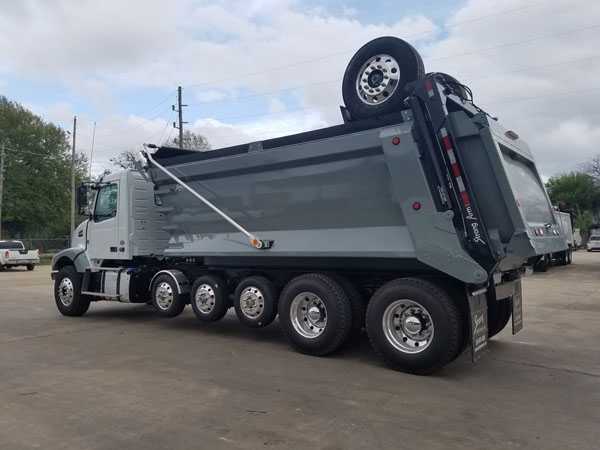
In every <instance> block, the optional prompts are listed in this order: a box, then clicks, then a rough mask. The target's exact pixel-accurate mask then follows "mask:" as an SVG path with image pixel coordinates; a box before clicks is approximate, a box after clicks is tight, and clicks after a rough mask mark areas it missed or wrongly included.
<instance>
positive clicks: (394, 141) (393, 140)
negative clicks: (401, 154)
mask: <svg viewBox="0 0 600 450" xmlns="http://www.w3.org/2000/svg"><path fill="white" fill-rule="evenodd" d="M399 143H400V138H399V137H395V138H394V139H392V144H394V145H398V144H399Z"/></svg>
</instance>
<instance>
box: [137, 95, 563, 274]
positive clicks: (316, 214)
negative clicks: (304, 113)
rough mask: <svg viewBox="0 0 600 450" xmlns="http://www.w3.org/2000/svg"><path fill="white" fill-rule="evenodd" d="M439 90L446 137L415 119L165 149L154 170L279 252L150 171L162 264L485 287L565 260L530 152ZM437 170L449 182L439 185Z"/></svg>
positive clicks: (405, 114)
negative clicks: (541, 260)
mask: <svg viewBox="0 0 600 450" xmlns="http://www.w3.org/2000/svg"><path fill="white" fill-rule="evenodd" d="M435 88H436V98H437V96H439V98H438V99H437V101H438V106H440V105H441V108H440V111H444V117H442V119H443V122H440V124H441V125H439V126H438V125H436V124H435V120H433V119H431V120H427V121H424V119H423V118H421V116H420V115H417V114H416V112H415V108H416V107H414V108H412V109H408V110H406V111H402V113H401V114H400V113H399V114H397V115H395V116H393V117H392V116H389V117H386V118H385V120H383V119H382V120H381V121H380V123H362V124H353V123H349V124H346V125H341V126H338V127H333V128H331V129H327V130H320V131H319V132H313V133H305V134H303V135H296V136H292V137H287V138H280V139H275V140H270V141H264V142H259V143H255V144H250V145H246V146H238V147H233V148H229V149H221V150H215V151H213V152H209V153H208V154H207V153H197V152H189V151H177V150H175V149H170V148H160V149H158V151H156V152H155V153H154V154H153V158H154V159H155V161H156V162H159V163H160V164H161V165H162V166H164V167H165V168H166V169H167V170H168V171H169V172H171V173H172V174H174V175H176V176H177V177H179V178H180V179H181V180H182V181H183V182H184V183H186V184H187V185H188V186H189V187H191V188H192V189H193V190H195V191H197V192H198V193H199V194H201V195H202V196H205V197H206V198H207V199H208V200H210V201H211V202H213V203H214V204H215V205H216V206H217V207H218V208H220V209H221V210H222V211H224V212H225V213H226V214H227V215H229V216H230V217H231V218H232V219H234V220H235V221H236V222H238V223H239V224H240V225H242V226H243V227H244V228H246V229H247V230H249V231H250V232H252V233H253V234H255V235H257V236H259V237H260V238H261V239H264V240H268V241H272V246H271V248H268V249H262V250H259V249H257V248H255V247H253V246H252V245H251V243H250V242H249V241H248V239H247V238H246V236H244V235H243V234H242V233H240V232H238V231H237V230H236V229H235V228H234V227H232V226H231V225H230V224H229V223H227V222H226V221H225V220H223V219H222V218H221V217H220V216H219V215H218V214H216V213H215V212H214V211H213V210H211V209H210V208H209V207H208V206H206V205H205V204H203V203H202V202H201V201H199V200H198V199H197V198H196V197H194V196H193V195H192V194H191V193H189V192H188V191H186V190H185V189H183V188H182V187H181V186H178V183H176V182H175V181H174V180H173V179H172V178H171V177H169V176H168V175H167V174H166V173H164V172H163V171H162V170H160V169H159V168H158V167H157V166H156V165H153V164H150V167H149V171H150V172H151V173H152V176H153V179H154V182H155V184H156V189H157V191H156V193H157V196H158V198H159V200H158V201H159V203H160V204H161V205H162V208H161V209H162V211H163V212H164V214H165V215H166V219H167V222H168V225H167V227H166V229H167V230H168V231H169V233H171V240H170V243H169V246H168V248H167V249H166V251H165V255H167V256H178V257H192V256H193V257H198V256H201V257H204V258H205V261H206V262H207V263H213V264H225V265H226V264H227V263H228V261H231V262H232V263H233V261H235V264H236V266H238V267H239V266H240V265H244V264H248V265H252V266H256V265H260V264H266V265H271V266H286V267H300V266H303V265H307V266H311V267H315V265H316V266H318V265H319V263H323V265H330V266H335V267H336V268H348V269H350V268H357V267H360V268H361V269H363V270H364V269H368V268H370V267H380V268H386V269H388V270H394V271H400V272H401V271H402V270H411V271H412V272H414V271H415V270H421V271H425V272H427V271H441V272H443V273H446V274H448V275H451V276H453V277H455V278H458V279H460V280H462V281H465V282H467V283H484V282H485V281H486V280H487V279H488V278H489V276H490V274H491V273H492V272H498V271H507V270H515V269H518V268H519V267H520V266H521V265H522V264H523V263H524V262H525V261H526V260H527V259H528V258H529V257H531V256H535V255H541V254H546V253H551V252H556V251H560V250H564V249H565V248H566V247H565V241H564V239H563V238H562V236H557V235H555V231H554V230H556V229H558V227H559V225H558V224H557V222H556V220H555V218H554V216H553V214H552V209H551V204H550V202H549V199H548V197H547V195H546V193H545V191H544V188H543V184H542V181H541V178H540V176H539V174H538V172H537V170H536V167H535V163H534V159H533V155H532V154H531V152H530V150H529V148H528V146H527V144H526V143H525V142H524V141H523V140H522V139H520V138H518V136H516V134H514V133H512V132H507V130H505V129H504V128H502V127H501V126H500V125H499V124H498V123H497V122H496V121H494V120H492V119H490V118H489V117H488V116H487V115H486V114H484V113H482V112H480V111H478V110H476V109H475V108H474V107H473V106H472V105H471V104H470V103H468V102H464V101H463V100H460V99H459V98H458V97H456V96H455V95H444V94H443V93H442V91H443V86H439V85H437V84H436V85H435ZM425 106H427V105H425ZM430 113H431V112H430ZM378 125H379V126H378ZM429 129H431V130H433V131H431V133H430V137H431V136H433V141H432V142H433V144H431V143H429V144H428V138H427V136H425V134H427V133H428V131H427V130H429ZM447 136H450V138H448V137H447ZM396 140H399V142H397V141H396ZM444 142H447V145H446V148H444ZM444 161H446V164H444ZM453 161H454V162H456V164H454V163H453ZM436 170H437V171H438V172H437V173H441V174H443V176H442V177H438V180H437V181H436V180H433V179H432V178H435V176H433V175H432V174H435V173H436ZM459 175H460V177H459ZM440 180H442V181H440ZM438 182H439V183H438ZM436 183H437V184H436ZM465 186H466V187H465ZM476 215H477V216H480V217H475V216H476Z"/></svg>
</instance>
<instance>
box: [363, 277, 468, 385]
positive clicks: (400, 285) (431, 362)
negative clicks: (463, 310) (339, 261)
mask: <svg viewBox="0 0 600 450" xmlns="http://www.w3.org/2000/svg"><path fill="white" fill-rule="evenodd" d="M464 332H465V329H464V324H463V321H462V317H461V314H460V310H459V308H458V306H457V305H456V304H455V303H454V302H453V301H452V300H451V298H450V297H449V296H448V294H447V293H446V292H444V291H443V290H442V289H441V288H440V287H439V286H437V285H435V284H433V283H431V282H428V281H425V280H420V279H416V278H400V279H397V280H394V281H390V282H389V283H387V284H385V285H384V286H382V287H381V288H379V289H378V290H377V292H375V294H374V295H373V298H372V299H371V301H370V302H369V304H368V306H367V333H368V334H369V339H370V341H371V344H372V346H373V348H374V349H375V351H377V353H379V355H380V356H381V357H382V359H383V360H384V361H385V362H386V363H387V364H388V365H390V366H391V367H392V368H394V369H396V370H401V371H404V372H409V373H414V374H418V375H427V374H431V373H434V372H436V371H438V370H440V369H441V368H442V367H444V366H445V365H446V364H448V363H449V362H450V361H452V360H453V359H454V357H455V356H456V355H457V354H458V352H459V351H460V349H461V344H462V342H463V337H464Z"/></svg>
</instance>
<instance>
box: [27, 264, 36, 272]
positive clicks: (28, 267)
mask: <svg viewBox="0 0 600 450" xmlns="http://www.w3.org/2000/svg"><path fill="white" fill-rule="evenodd" d="M33 269H35V266H34V265H33V264H27V270H30V271H31V270H33Z"/></svg>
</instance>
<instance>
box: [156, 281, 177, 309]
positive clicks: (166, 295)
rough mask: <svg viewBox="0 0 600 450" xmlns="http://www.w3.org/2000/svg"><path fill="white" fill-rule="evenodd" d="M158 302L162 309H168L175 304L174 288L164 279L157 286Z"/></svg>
mask: <svg viewBox="0 0 600 450" xmlns="http://www.w3.org/2000/svg"><path fill="white" fill-rule="evenodd" d="M155 297H156V304H157V305H158V307H159V308H160V309H163V310H166V309H169V308H170V307H171V305H172V304H173V288H172V287H171V285H170V284H169V283H167V282H166V281H163V282H162V283H160V284H159V285H158V286H157V287H156V294H155Z"/></svg>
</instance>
